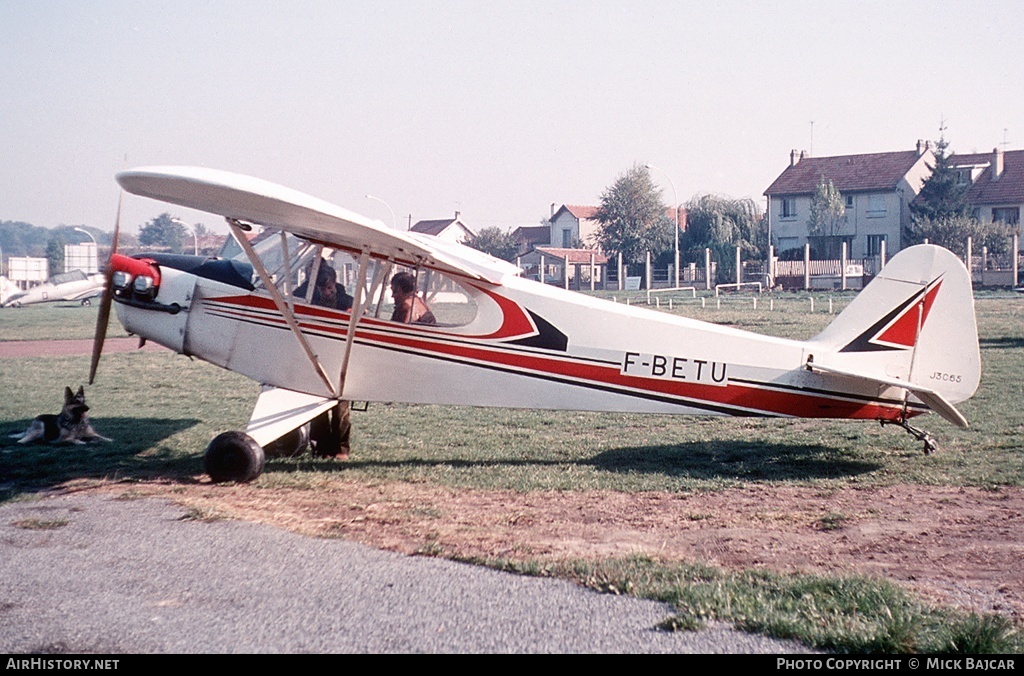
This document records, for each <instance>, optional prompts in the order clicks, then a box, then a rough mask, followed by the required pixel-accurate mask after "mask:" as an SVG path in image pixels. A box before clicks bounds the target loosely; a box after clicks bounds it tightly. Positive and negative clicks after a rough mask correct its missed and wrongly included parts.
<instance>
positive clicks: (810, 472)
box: [587, 440, 881, 481]
mask: <svg viewBox="0 0 1024 676" xmlns="http://www.w3.org/2000/svg"><path fill="white" fill-rule="evenodd" d="M587 464H588V465H592V466H594V467H596V468H598V469H603V470H605V471H608V472H621V473H625V472H639V473H644V474H664V475H667V476H674V477H688V478H692V479H742V480H745V481H800V480H805V479H842V478H848V477H851V476H858V475H861V474H868V473H870V472H874V471H876V470H878V469H879V468H880V467H881V466H880V465H878V464H876V463H871V462H865V461H863V460H853V459H849V458H845V457H843V456H842V453H841V452H840V451H837V450H836V449H835V448H832V447H829V446H823V445H821V444H763V443H758V444H751V443H750V442H748V441H736V440H724V441H701V442H690V443H685V444H664V445H660V446H639V447H630V448H616V449H612V450H609V451H605V452H604V453H601V454H599V455H597V456H595V457H594V458H592V459H591V460H589V461H588V462H587Z"/></svg>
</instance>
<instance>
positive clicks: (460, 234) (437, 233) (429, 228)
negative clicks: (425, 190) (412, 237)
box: [409, 211, 475, 244]
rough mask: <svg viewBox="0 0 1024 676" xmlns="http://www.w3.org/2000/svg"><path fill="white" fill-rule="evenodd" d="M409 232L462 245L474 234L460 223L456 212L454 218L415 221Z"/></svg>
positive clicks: (459, 216) (460, 219)
mask: <svg viewBox="0 0 1024 676" xmlns="http://www.w3.org/2000/svg"><path fill="white" fill-rule="evenodd" d="M409 230H410V232H421V233H423V234H425V235H433V236H434V237H438V238H440V239H443V240H445V241H446V242H454V243H455V244H462V243H464V242H465V241H466V240H468V239H469V238H471V237H473V235H474V234H475V233H474V232H473V231H472V230H470V229H469V227H468V226H467V225H466V224H465V223H463V222H462V218H461V214H460V213H459V212H458V211H456V212H455V218H442V219H439V220H434V221H416V223H415V224H413V226H412V227H411V228H409Z"/></svg>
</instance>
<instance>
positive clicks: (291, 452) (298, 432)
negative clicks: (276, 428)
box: [263, 425, 309, 458]
mask: <svg viewBox="0 0 1024 676" xmlns="http://www.w3.org/2000/svg"><path fill="white" fill-rule="evenodd" d="M307 448H309V425H303V426H302V427H298V428H296V429H294V430H292V431H291V432H288V433H287V434H285V435H284V436H282V437H281V438H280V439H275V440H274V441H271V442H270V443H269V444H267V445H266V446H264V447H263V453H264V455H266V456H267V457H268V458H295V457H298V456H300V455H302V454H303V453H305V452H306V449H307Z"/></svg>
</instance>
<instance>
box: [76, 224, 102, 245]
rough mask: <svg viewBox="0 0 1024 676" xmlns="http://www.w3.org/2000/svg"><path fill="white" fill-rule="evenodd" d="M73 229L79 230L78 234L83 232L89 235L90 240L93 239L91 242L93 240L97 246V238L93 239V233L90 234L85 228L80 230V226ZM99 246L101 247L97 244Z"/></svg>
mask: <svg viewBox="0 0 1024 676" xmlns="http://www.w3.org/2000/svg"><path fill="white" fill-rule="evenodd" d="M72 229H73V230H77V231H78V232H82V233H85V234H86V235H89V239H91V240H92V243H93V244H96V238H95V237H93V236H92V233H91V232H89V231H88V230H86V229H85V228H80V227H78V226H77V225H76V226H75V227H74V228H72ZM97 246H99V245H98V244H97Z"/></svg>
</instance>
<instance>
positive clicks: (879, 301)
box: [90, 167, 981, 481]
mask: <svg viewBox="0 0 1024 676" xmlns="http://www.w3.org/2000/svg"><path fill="white" fill-rule="evenodd" d="M117 181H118V182H119V183H120V184H121V186H122V187H123V188H124V189H125V190H126V191H128V192H130V193H133V194H136V195H141V196H145V197H149V198H153V199H157V200H162V201H164V202H169V203H172V204H176V205H179V206H183V207H188V208H192V209H199V210H203V211H207V212H210V213H213V214H219V215H221V216H223V217H225V219H226V220H227V223H228V225H229V226H230V228H231V231H232V232H233V234H234V236H235V238H236V240H237V242H238V243H239V245H240V247H241V248H242V250H243V253H242V254H240V255H239V256H238V257H237V258H235V259H204V258H197V257H192V256H160V255H146V254H140V255H138V256H136V257H134V258H128V257H125V256H122V255H119V254H113V255H112V256H111V261H110V265H109V266H108V274H109V275H111V277H112V283H111V284H109V285H108V289H110V291H109V292H108V293H107V294H106V295H105V296H104V302H103V305H102V306H101V312H100V317H99V319H98V324H97V337H96V342H95V345H94V351H93V362H92V367H91V373H90V382H92V380H93V378H94V376H95V370H96V366H97V363H98V361H99V357H100V353H101V351H102V343H103V337H104V335H105V331H106V324H107V317H108V316H109V311H110V305H111V300H113V301H116V307H117V315H118V318H119V319H120V321H121V323H122V324H123V325H124V327H125V329H127V330H128V331H129V332H130V333H133V334H137V335H138V336H140V337H141V338H142V339H144V340H152V341H155V342H157V343H159V344H161V345H164V346H166V347H168V348H171V349H172V350H174V351H176V352H179V353H181V354H185V355H189V356H194V357H198V358H200V359H203V360H205V361H208V362H211V363H213V364H217V365H218V366H222V367H224V368H226V369H230V370H232V371H235V372H238V373H241V374H244V375H246V376H248V377H250V378H252V379H253V380H255V381H256V382H258V383H260V384H262V386H263V390H262V393H261V394H260V396H259V399H258V400H257V403H256V406H255V409H254V411H253V413H252V417H251V419H250V421H249V424H248V427H247V429H246V432H245V433H241V432H225V433H223V434H221V435H219V436H218V437H216V438H215V439H214V440H213V441H212V442H211V444H210V445H209V446H208V448H207V451H206V467H207V471H208V472H209V473H210V475H211V477H212V478H213V479H214V480H215V481H223V480H238V481H247V480H251V479H253V478H255V477H256V476H258V475H259V474H260V472H261V471H262V469H263V463H264V452H263V448H262V447H264V446H266V445H268V444H270V443H271V442H274V443H281V441H280V440H281V439H282V438H286V439H292V438H295V437H296V436H297V432H296V430H297V429H299V428H301V427H302V426H303V425H305V424H306V423H308V422H309V421H310V420H312V419H314V418H315V417H317V416H320V415H321V414H323V413H324V412H325V411H328V410H330V409H332V408H335V407H336V406H340V404H339V402H343V401H377V402H408V403H430V404H457V405H472V406H497V407H513V408H540V409H567V410H585V411H625V412H637V413H679V414H699V415H728V416H760V417H804V418H841V419H857V420H872V421H879V422H881V423H883V424H888V423H891V424H894V425H898V426H901V427H903V428H904V429H905V430H907V431H908V432H909V433H910V434H912V435H913V436H914V437H915V438H917V439H918V440H921V441H923V442H924V444H925V452H930V451H931V450H933V449H934V442H933V440H932V438H931V437H930V436H929V435H928V434H927V433H926V432H924V431H922V430H920V429H917V428H915V427H912V426H911V425H910V424H909V423H908V421H909V420H910V418H913V417H915V416H918V415H920V414H923V413H927V412H929V411H932V412H935V413H937V414H938V415H940V416H941V417H942V418H944V419H946V420H948V421H949V422H951V423H953V424H954V425H957V426H960V427H966V426H967V421H966V419H965V418H964V416H963V415H961V413H960V412H959V411H958V410H957V409H956V408H955V406H954V405H955V404H956V403H958V402H961V401H964V400H965V399H968V398H969V397H971V396H972V395H973V394H974V392H975V390H976V389H977V387H978V382H979V379H980V373H981V363H980V353H979V348H978V336H977V328H976V324H975V316H974V300H973V295H972V293H971V282H970V278H969V276H968V273H967V270H966V269H965V268H964V266H963V264H962V263H961V262H960V261H959V260H958V259H957V258H956V257H955V256H954V255H953V254H952V253H950V252H949V251H947V250H945V249H942V248H940V247H936V246H928V245H922V246H915V247H911V248H908V249H906V250H904V251H902V252H900V253H899V254H898V255H896V256H895V257H893V258H892V260H891V261H890V262H889V264H888V265H887V266H886V267H885V269H884V270H882V272H881V273H880V274H879V275H878V276H877V277H875V279H874V280H873V281H872V282H871V283H870V284H869V285H868V286H867V287H866V288H865V289H864V290H863V291H861V292H860V294H859V295H858V296H857V297H856V298H855V299H854V300H853V302H852V303H850V305H849V306H848V307H847V308H846V310H845V311H843V312H842V313H841V314H840V315H839V316H838V317H837V318H836V319H835V320H834V321H833V322H832V324H830V325H829V326H828V327H827V328H826V329H825V330H824V331H823V332H822V333H821V334H820V335H818V336H816V337H814V338H812V339H811V340H807V341H799V340H788V339H782V338H774V337H769V336H764V335H759V334H754V333H749V332H745V331H741V330H737V329H733V328H729V327H724V326H717V325H713V324H707V323H703V322H699V321H696V320H692V319H687V318H683V317H677V316H673V315H669V314H664V313H660V312H656V311H652V310H647V309H643V308H639V307H631V306H627V305H624V304H617V303H613V302H610V301H605V300H600V299H597V298H593V297H589V296H586V295H582V294H579V293H575V292H570V291H565V290H563V289H559V288H556V287H552V286H550V285H547V284H540V283H538V282H534V281H530V280H527V279H524V278H522V277H521V276H519V270H518V268H516V267H515V266H513V265H511V264H509V263H505V262H503V261H499V260H497V259H494V258H491V257H490V256H487V255H485V254H483V253H481V252H479V251H476V250H473V249H470V248H467V247H464V246H461V245H457V244H451V243H448V242H443V241H441V240H438V239H436V238H433V237H430V236H427V235H419V234H417V233H410V232H397V231H394V230H391V229H389V228H387V227H386V226H384V225H383V224H382V223H380V222H379V221H373V220H370V219H367V218H364V217H362V216H359V215H357V214H354V213H352V212H350V211H347V210H345V209H342V208H340V207H337V206H334V205H332V204H329V203H327V202H324V201H321V200H319V199H316V198H314V197H311V196H309V195H306V194H303V193H300V192H296V191H294V190H291V189H288V188H284V187H281V186H279V185H275V184H273V183H268V182H266V181H262V180H259V179H255V178H250V177H246V176H240V175H237V174H231V173H227V172H222V171H215V170H210V169H202V168H189V167H150V168H140V169H135V170H131V171H126V172H123V173H121V174H118V176H117ZM252 226H261V227H262V228H263V229H264V230H263V233H262V234H261V235H260V237H257V238H255V239H254V240H252V241H250V239H247V237H246V233H247V232H251V229H252ZM115 247H116V229H115ZM328 259H330V260H331V263H332V265H333V267H334V268H335V269H336V270H339V271H342V272H343V273H344V279H343V281H345V280H347V282H348V283H347V285H346V286H347V292H348V293H350V294H351V307H350V308H349V309H337V307H344V306H336V307H334V308H330V309H329V308H325V307H321V306H320V304H317V303H315V302H313V301H314V300H316V299H315V298H314V294H313V292H312V291H311V290H310V288H309V287H311V286H312V285H311V284H306V283H305V282H306V281H307V279H309V280H313V279H317V277H318V274H319V273H320V268H321V267H325V266H326V264H327V261H328ZM327 269H329V268H327ZM397 270H405V271H408V272H410V273H411V276H412V278H413V279H414V281H415V286H416V293H418V296H417V297H416V298H414V299H413V300H411V301H410V300H409V299H408V298H404V297H403V296H399V299H400V303H399V309H398V310H395V309H394V299H393V298H392V296H391V295H389V294H388V293H387V292H386V289H387V288H388V283H387V282H388V279H389V278H391V277H392V275H393V274H394V273H395V272H396V271H397ZM396 293H397V292H396ZM428 306H429V313H427V312H425V310H426V309H427V308H428ZM407 310H408V311H407ZM428 314H429V315H430V316H429V317H427V316H426V315H428ZM417 315H423V316H422V317H420V319H419V320H418V321H410V319H415V317H416V316H417ZM392 319H399V320H401V321H392ZM429 320H434V321H433V323H427V322H429Z"/></svg>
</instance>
